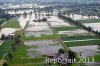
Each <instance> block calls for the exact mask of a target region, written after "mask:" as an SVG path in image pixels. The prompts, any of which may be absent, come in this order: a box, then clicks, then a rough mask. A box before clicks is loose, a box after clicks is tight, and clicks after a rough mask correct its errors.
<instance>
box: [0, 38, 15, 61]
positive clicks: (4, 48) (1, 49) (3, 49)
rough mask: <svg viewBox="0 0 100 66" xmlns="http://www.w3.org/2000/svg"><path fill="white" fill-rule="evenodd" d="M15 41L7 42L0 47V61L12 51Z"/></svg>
mask: <svg viewBox="0 0 100 66" xmlns="http://www.w3.org/2000/svg"><path fill="white" fill-rule="evenodd" d="M13 43H14V41H13V40H5V41H4V43H3V44H2V45H1V46H0V59H1V58H2V56H3V55H4V53H7V52H9V51H11V44H13Z"/></svg>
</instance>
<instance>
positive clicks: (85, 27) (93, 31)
mask: <svg viewBox="0 0 100 66" xmlns="http://www.w3.org/2000/svg"><path fill="white" fill-rule="evenodd" d="M58 16H59V17H61V18H63V19H65V20H68V21H69V22H71V23H74V24H75V25H78V26H79V27H81V28H83V29H85V30H88V31H89V32H92V33H95V34H97V35H99V36H100V32H99V31H95V30H93V28H92V27H90V26H89V27H87V26H85V25H84V24H82V23H81V22H79V21H75V20H73V19H72V18H70V17H66V16H64V15H63V14H61V13H59V14H58Z"/></svg>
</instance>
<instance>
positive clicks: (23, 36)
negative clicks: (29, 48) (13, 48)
mask: <svg viewBox="0 0 100 66" xmlns="http://www.w3.org/2000/svg"><path fill="white" fill-rule="evenodd" d="M56 38H57V36H56V35H55V34H53V35H43V34H42V36H41V37H34V36H29V37H26V36H25V35H22V36H21V40H23V41H28V40H48V39H51V40H53V39H56Z"/></svg>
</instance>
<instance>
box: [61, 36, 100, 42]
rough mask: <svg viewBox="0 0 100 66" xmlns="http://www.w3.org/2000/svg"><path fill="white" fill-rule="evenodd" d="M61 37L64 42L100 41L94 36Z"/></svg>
mask: <svg viewBox="0 0 100 66" xmlns="http://www.w3.org/2000/svg"><path fill="white" fill-rule="evenodd" d="M60 37H61V39H62V40H63V41H69V40H84V39H100V37H98V36H92V35H74V36H67V35H60Z"/></svg>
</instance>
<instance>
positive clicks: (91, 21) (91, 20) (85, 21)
mask: <svg viewBox="0 0 100 66" xmlns="http://www.w3.org/2000/svg"><path fill="white" fill-rule="evenodd" d="M78 21H79V22H82V23H100V19H87V20H78Z"/></svg>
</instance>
